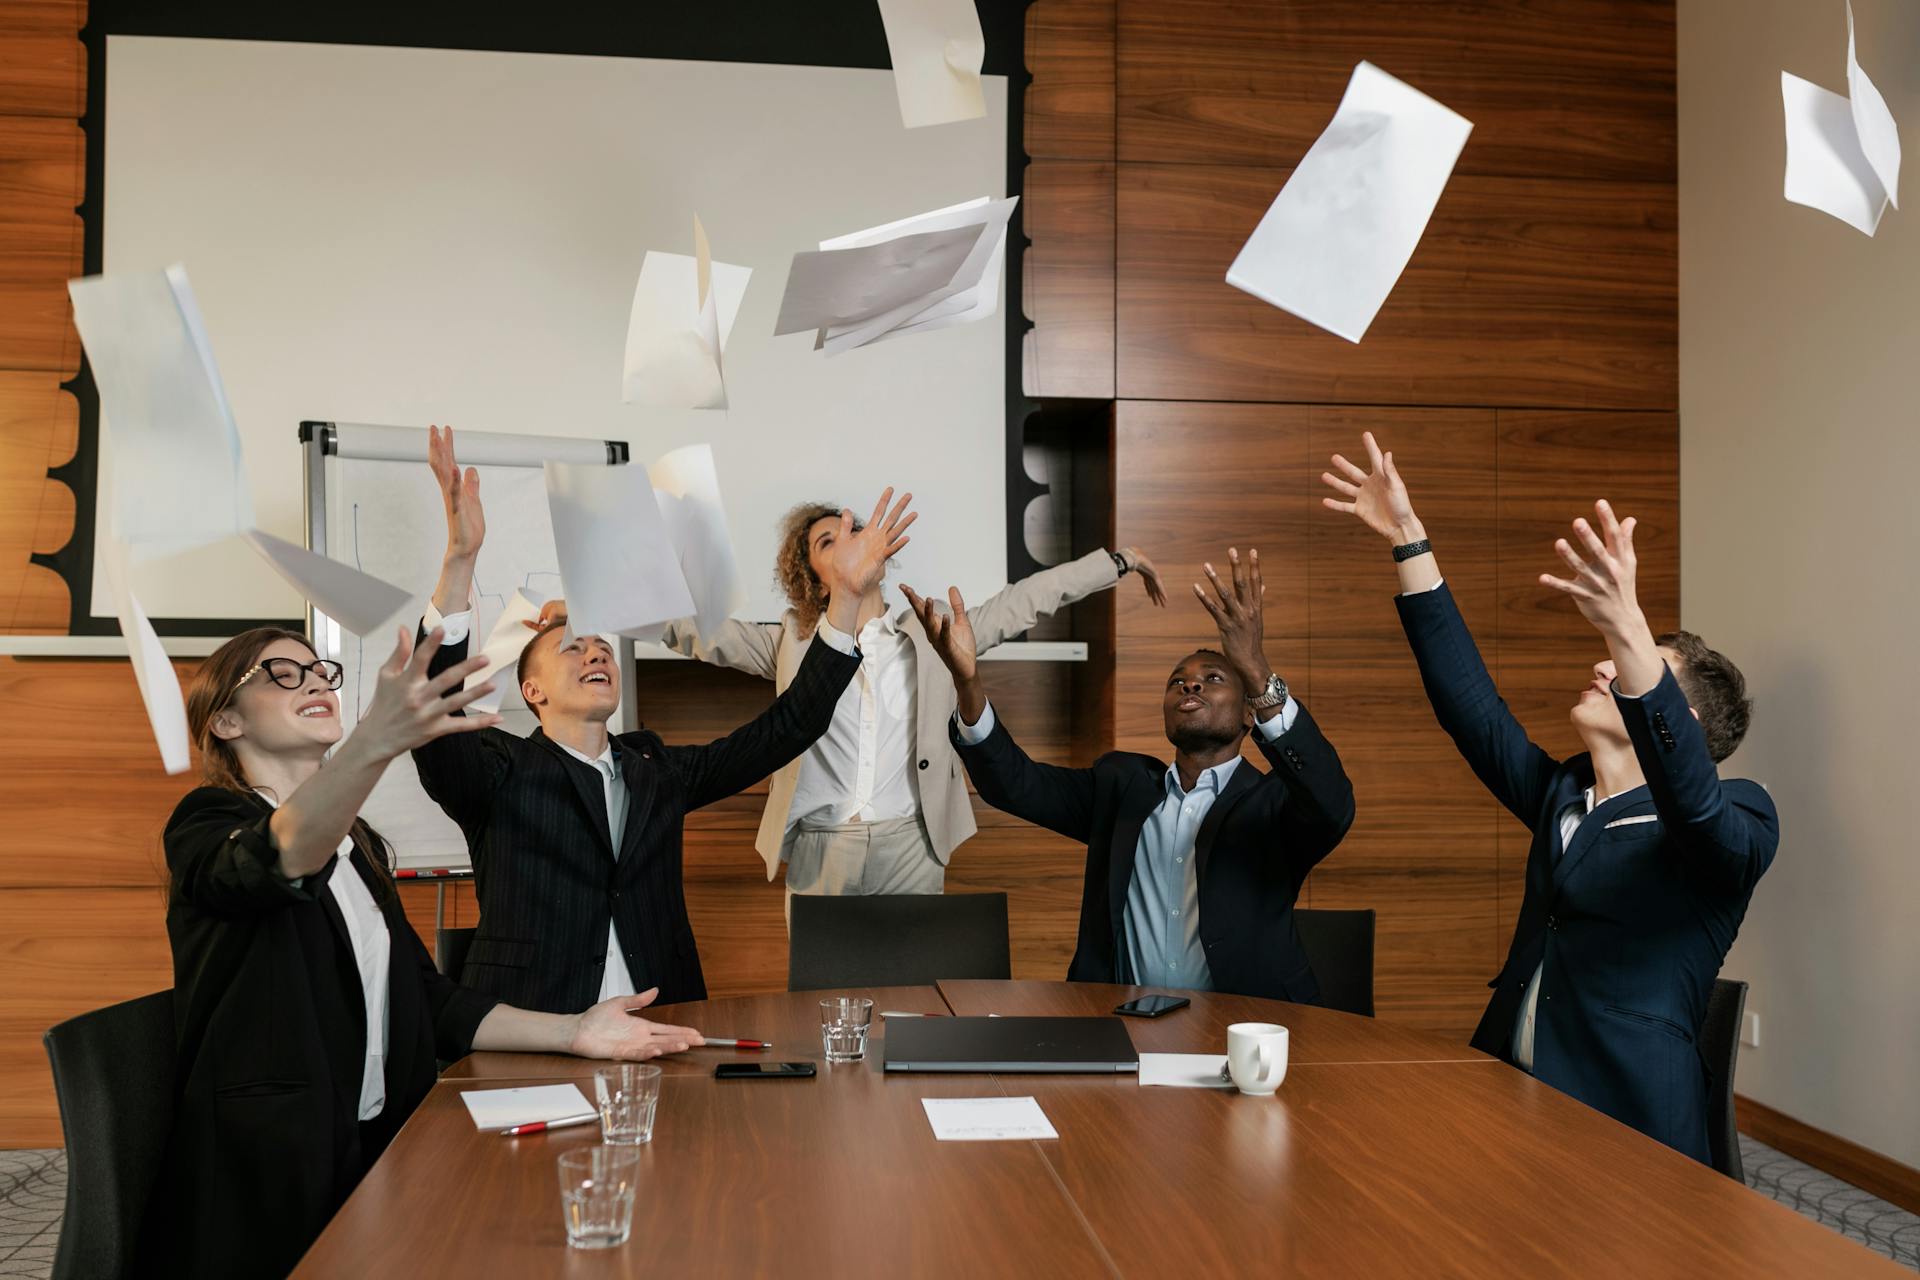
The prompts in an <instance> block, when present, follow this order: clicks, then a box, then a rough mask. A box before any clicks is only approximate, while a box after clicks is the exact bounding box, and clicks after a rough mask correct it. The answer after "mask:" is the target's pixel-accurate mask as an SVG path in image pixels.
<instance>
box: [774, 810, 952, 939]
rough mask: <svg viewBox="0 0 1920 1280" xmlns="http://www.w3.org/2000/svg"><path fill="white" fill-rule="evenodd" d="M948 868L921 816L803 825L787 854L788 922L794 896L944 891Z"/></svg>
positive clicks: (850, 895) (795, 834)
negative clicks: (935, 852)
mask: <svg viewBox="0 0 1920 1280" xmlns="http://www.w3.org/2000/svg"><path fill="white" fill-rule="evenodd" d="M946 884H947V869H946V867H944V866H942V865H941V863H940V859H939V858H938V857H936V856H935V855H934V852H933V843H932V842H931V841H930V840H928V839H927V829H926V827H925V826H924V825H923V824H922V823H921V821H920V819H919V818H917V817H916V818H890V819H888V820H887V821H885V822H848V823H843V824H841V825H840V826H837V827H801V828H800V829H799V830H798V831H795V832H794V833H793V843H792V845H791V846H790V847H789V848H788V850H787V919H788V921H789V922H791V921H792V919H793V896H794V895H795V894H796V893H800V894H810V895H815V896H822V897H825V896H833V897H852V896H863V895H871V894H879V893H943V892H945V890H946Z"/></svg>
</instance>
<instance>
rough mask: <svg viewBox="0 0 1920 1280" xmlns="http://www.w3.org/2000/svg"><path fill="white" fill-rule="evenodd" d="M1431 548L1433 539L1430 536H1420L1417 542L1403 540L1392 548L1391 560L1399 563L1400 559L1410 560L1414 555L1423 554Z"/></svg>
mask: <svg viewBox="0 0 1920 1280" xmlns="http://www.w3.org/2000/svg"><path fill="white" fill-rule="evenodd" d="M1431 550H1433V540H1432V539H1431V538H1422V539H1420V541H1418V542H1403V543H1401V544H1400V545H1399V546H1397V547H1395V548H1394V549H1393V562H1394V563H1395V564H1399V563H1400V562H1401V561H1402V560H1411V559H1413V558H1414V557H1415V556H1423V555H1425V554H1427V552H1429V551H1431Z"/></svg>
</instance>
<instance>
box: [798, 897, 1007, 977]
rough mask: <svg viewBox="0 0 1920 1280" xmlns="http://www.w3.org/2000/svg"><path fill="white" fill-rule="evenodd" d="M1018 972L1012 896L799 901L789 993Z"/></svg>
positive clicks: (820, 898)
mask: <svg viewBox="0 0 1920 1280" xmlns="http://www.w3.org/2000/svg"><path fill="white" fill-rule="evenodd" d="M1012 976H1013V969H1012V962H1011V960H1010V958H1009V948H1008V943H1007V895H1006V894H1004V893H902V894H883V895H878V896H875V897H867V898H839V897H833V898H825V897H812V896H808V895H804V894H801V895H796V896H795V897H794V899H793V920H792V924H791V926H790V934H789V938H788V943H787V990H789V991H817V990H820V989H822V988H827V987H897V986H916V985H921V984H925V983H931V982H935V981H938V980H939V979H941V978H1010V977H1012Z"/></svg>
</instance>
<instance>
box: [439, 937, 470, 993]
mask: <svg viewBox="0 0 1920 1280" xmlns="http://www.w3.org/2000/svg"><path fill="white" fill-rule="evenodd" d="M477 932H478V930H477V929H435V930H434V931H433V967H434V968H436V969H438V970H439V971H440V972H441V973H444V974H446V975H447V976H448V977H449V978H452V979H453V980H454V981H455V982H458V981H460V970H461V969H463V968H465V967H466V963H467V948H468V947H471V946H472V945H473V935H474V934H475V933H477Z"/></svg>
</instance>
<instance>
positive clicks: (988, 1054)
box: [883, 1017, 1140, 1072]
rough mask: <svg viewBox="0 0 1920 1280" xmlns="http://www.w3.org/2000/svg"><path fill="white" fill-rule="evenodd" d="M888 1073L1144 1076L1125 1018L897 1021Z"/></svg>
mask: <svg viewBox="0 0 1920 1280" xmlns="http://www.w3.org/2000/svg"><path fill="white" fill-rule="evenodd" d="M883 1043H884V1044H885V1045H886V1055H887V1063H886V1067H887V1070H888V1071H1101V1072H1119V1071H1138V1070H1140V1055H1139V1053H1138V1052H1137V1051H1135V1049H1134V1047H1133V1040H1132V1038H1131V1037H1129V1036H1128V1035H1127V1026H1126V1022H1125V1021H1124V1020H1123V1019H1120V1018H1112V1017H1101V1018H892V1019H889V1020H888V1022H887V1034H886V1037H885V1040H884V1041H883Z"/></svg>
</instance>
